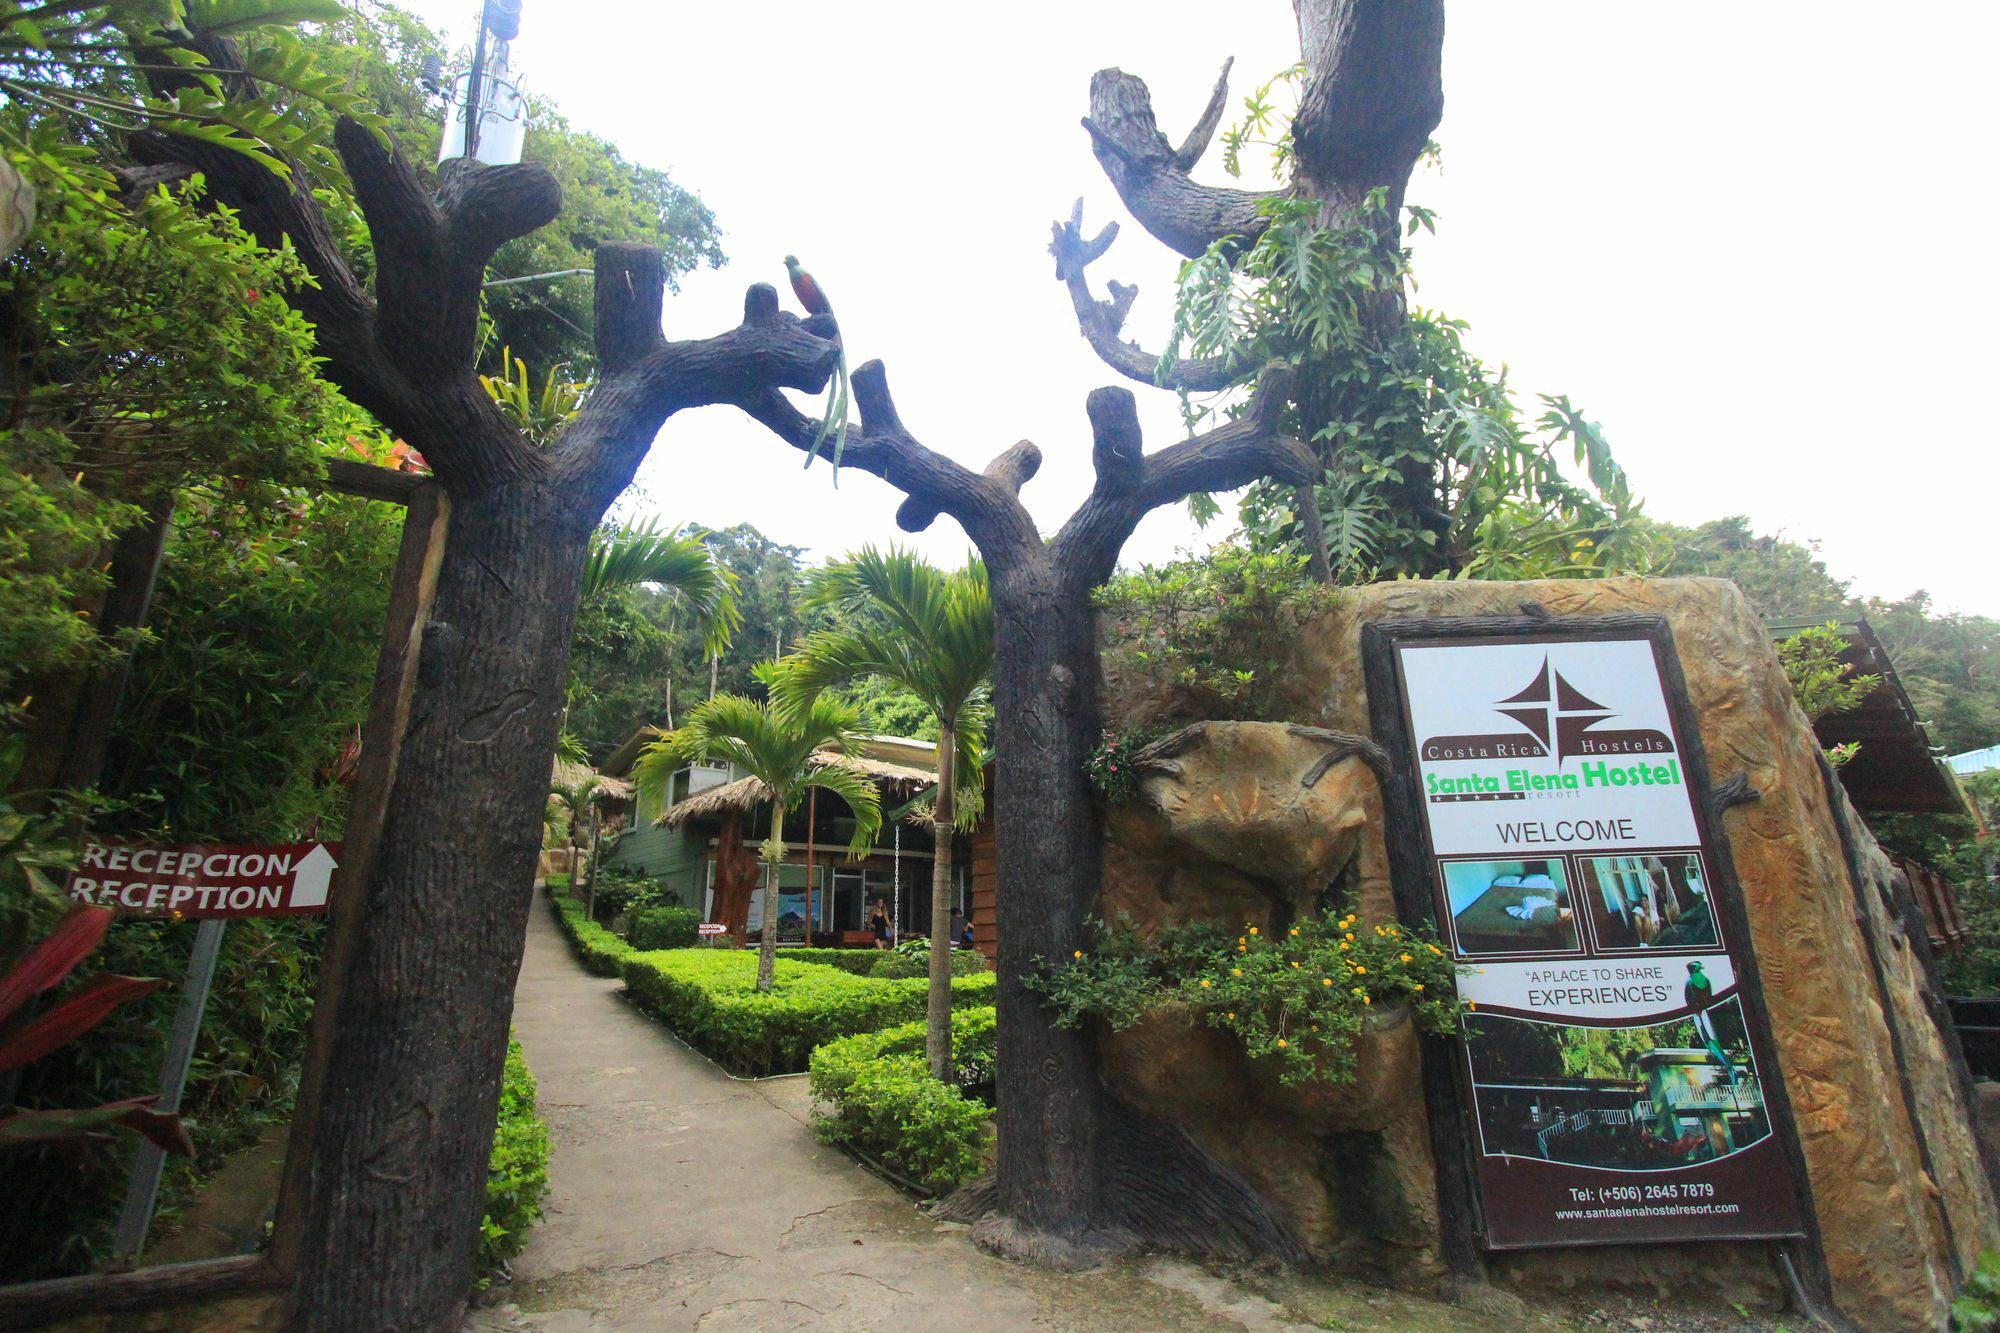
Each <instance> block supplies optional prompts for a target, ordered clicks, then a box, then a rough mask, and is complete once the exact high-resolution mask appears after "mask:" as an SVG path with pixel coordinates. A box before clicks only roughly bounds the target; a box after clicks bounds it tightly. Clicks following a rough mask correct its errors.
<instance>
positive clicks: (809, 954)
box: [778, 948, 882, 977]
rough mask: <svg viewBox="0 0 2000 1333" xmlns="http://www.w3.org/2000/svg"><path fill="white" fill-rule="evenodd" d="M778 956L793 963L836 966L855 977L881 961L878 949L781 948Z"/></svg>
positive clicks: (861, 975) (863, 974) (866, 973)
mask: <svg viewBox="0 0 2000 1333" xmlns="http://www.w3.org/2000/svg"><path fill="white" fill-rule="evenodd" d="M778 956H779V957H780V958H789V959H791V960H792V961H793V962H795V963H818V964H819V965H820V966H822V967H837V968H839V969H840V970H841V971H843V972H851V973H853V974H854V975H855V976H857V977H865V976H867V975H868V973H869V971H870V970H871V969H872V968H873V967H874V966H875V964H876V963H878V962H880V961H881V958H882V950H880V949H817V948H815V949H783V950H781V951H780V952H779V954H778Z"/></svg>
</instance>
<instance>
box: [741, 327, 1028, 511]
mask: <svg viewBox="0 0 2000 1333" xmlns="http://www.w3.org/2000/svg"><path fill="white" fill-rule="evenodd" d="M851 382H852V384H853V386H854V400H855V403H856V405H857V406H858V407H859V408H860V413H861V424H860V425H859V426H849V427H848V434H847V448H846V451H845V452H844V453H843V454H842V456H841V465H842V466H843V467H854V468H859V469H860V470H861V471H863V472H867V473H871V474H873V475H874V476H877V477H880V478H882V480H884V481H886V482H888V483H889V484H890V485H891V486H894V487H895V488H896V489H898V490H900V491H902V492H903V493H904V494H905V495H906V496H908V497H909V498H908V499H906V500H905V501H904V502H903V504H902V507H901V508H899V509H898V510H897V511H896V525H897V526H898V527H900V528H901V529H903V531H905V532H922V531H923V530H924V529H925V528H928V527H929V526H930V525H931V524H932V523H934V522H936V521H937V518H938V516H939V515H940V514H949V515H951V516H952V517H953V518H955V519H957V520H958V522H959V524H960V525H961V526H963V527H964V528H965V530H966V532H967V534H968V535H970V536H971V537H972V539H973V541H974V542H975V543H977V544H978V546H979V548H980V549H981V550H982V551H991V550H999V549H1023V548H1025V547H1027V546H1029V545H1038V544H1039V543H1040V540H1041V538H1040V535H1039V534H1038V533H1037V532H1036V531H1035V524H1034V520H1033V519H1031V518H1029V516H1028V511H1027V510H1026V509H1024V508H1023V507H1022V505H1021V502H1020V499H1019V495H1018V492H1019V490H1020V487H1021V485H1022V483H1024V482H1026V481H1027V479H1028V478H1029V477H1032V476H1033V475H1034V474H1035V470H1036V469H1037V468H1038V467H1039V466H1040V465H1041V451H1040V450H1038V449H1036V448H1035V446H1034V445H1032V444H1029V443H1027V442H1026V441H1023V442H1021V443H1020V444H1016V445H1014V446H1013V447H1012V448H1011V449H1008V450H1007V451H1006V452H1005V453H1003V454H1001V455H1000V457H998V458H996V459H995V460H994V461H993V463H992V464H991V465H989V466H988V468H987V469H986V471H985V472H984V473H979V472H974V471H972V470H971V469H970V468H967V467H965V466H964V465H962V464H960V463H956V462H954V461H952V460H951V459H949V458H946V457H945V456H944V455H943V454H940V453H938V452H936V451H935V450H932V449H929V448H927V447H925V446H924V445H923V444H921V443H919V442H918V440H917V439H916V437H915V436H913V435H911V434H910V432H909V431H908V429H907V428H905V427H904V425H903V420H902V416H901V414H900V413H899V412H898V411H897V410H896V404H895V400H894V399H893V398H891V397H890V394H889V377H888V371H887V370H886V369H885V368H884V366H883V365H882V363H881V362H880V361H870V362H867V363H866V364H864V365H862V366H859V367H857V368H856V369H855V371H854V373H853V375H852V377H851ZM737 405H738V406H740V407H741V408H742V409H743V410H744V411H745V412H748V413H749V414H750V415H751V416H752V417H754V418H756V419H757V420H758V421H760V422H762V423H763V424H764V425H765V426H766V427H767V428H768V429H770V431H771V432H772V433H773V434H775V435H776V436H777V437H778V438H779V439H781V440H783V441H784V442H785V443H787V444H789V445H791V446H792V447H793V448H794V449H797V450H799V451H801V452H803V453H809V452H811V450H812V448H813V441H814V437H815V436H816V435H817V434H818V432H819V423H818V422H817V421H815V420H813V419H811V418H809V417H807V416H806V415H805V414H804V413H802V412H800V411H799V410H798V409H797V408H795V407H793V406H792V404H791V403H790V402H789V401H788V400H787V399H786V398H785V396H784V395H783V394H781V393H778V392H777V391H776V390H767V391H764V392H760V393H753V394H749V395H746V396H745V397H744V398H741V399H738V400H737ZM989 543H991V545H989Z"/></svg>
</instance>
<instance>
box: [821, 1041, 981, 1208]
mask: <svg viewBox="0 0 2000 1333" xmlns="http://www.w3.org/2000/svg"><path fill="white" fill-rule="evenodd" d="M951 1017H952V1032H951V1053H952V1062H953V1064H954V1066H955V1070H956V1072H957V1074H958V1077H959V1081H960V1082H961V1083H962V1084H965V1085H967V1086H971V1085H975V1084H980V1083H989V1082H991V1081H992V1078H993V1058H994V1049H995V1041H994V1021H993V1020H994V1014H993V1010H992V1009H991V1008H990V1007H981V1008H976V1009H961V1010H955V1011H953V1013H952V1016H951ZM812 1092H813V1097H814V1098H815V1102H816V1104H815V1106H814V1107H813V1119H814V1122H815V1124H814V1129H815V1132H816V1133H817V1134H818V1135H819V1138H820V1141H821V1142H822V1143H832V1144H838V1145H841V1146H843V1147H850V1148H853V1149H855V1150H856V1151H858V1152H862V1153H866V1154H867V1155H869V1156H871V1157H874V1158H877V1159H879V1160H880V1161H882V1162H883V1163H884V1164H885V1165H887V1166H888V1167H889V1168H890V1169H891V1170H894V1171H896V1172H897V1173H898V1174H900V1175H903V1176H906V1177H908V1178H909V1179H910V1180H911V1181H912V1182H913V1183H915V1184H917V1185H918V1186H920V1187H921V1188H923V1189H926V1190H929V1191H931V1192H933V1193H937V1194H942V1193H945V1192H946V1191H949V1190H951V1189H954V1188H956V1187H957V1185H958V1183H959V1182H960V1181H962V1180H964V1179H965V1178H967V1177H968V1176H972V1175H975V1174H977V1173H978V1171H979V1170H980V1168H981V1167H982V1166H983V1165H984V1163H985V1157H986V1142H987V1126H988V1123H989V1122H990V1121H991V1119H992V1116H993V1110H992V1108H991V1107H989V1106H987V1105H986V1104H985V1103H984V1102H982V1101H980V1100H978V1099H977V1098H975V1097H968V1096H967V1095H966V1094H965V1093H964V1092H962V1091H960V1090H959V1089H958V1088H955V1087H948V1086H946V1085H945V1084H943V1083H940V1082H939V1081H938V1080H936V1079H934V1078H932V1077H931V1076H930V1073H929V1071H928V1070H926V1069H925V1067H924V1025H923V1023H922V1022H921V1021H919V1022H915V1023H905V1024H903V1025H901V1026H899V1027H893V1028H885V1029H884V1030H882V1031H880V1032H868V1033H862V1034H860V1035H858V1036H853V1037H845V1038H842V1039H841V1040H839V1041H834V1042H829V1043H827V1044H826V1045H825V1046H822V1047H820V1048H819V1049H818V1050H816V1051H814V1052H813V1054H812Z"/></svg>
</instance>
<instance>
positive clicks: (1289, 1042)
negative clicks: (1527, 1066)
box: [1030, 912, 1460, 1083]
mask: <svg viewBox="0 0 2000 1333" xmlns="http://www.w3.org/2000/svg"><path fill="white" fill-rule="evenodd" d="M1097 936H1098V943H1097V946H1096V947H1095V948H1094V949H1092V950H1090V951H1089V952H1085V951H1084V950H1081V949H1079V950H1077V951H1076V953H1075V956H1074V957H1072V958H1067V959H1060V960H1053V961H1051V960H1037V961H1038V965H1039V966H1040V967H1041V969H1042V970H1041V972H1040V974H1039V975H1037V976H1036V977H1035V978H1034V979H1033V980H1032V981H1031V982H1030V985H1031V986H1032V987H1033V988H1034V989H1036V990H1038V991H1040V992H1041V993H1042V996H1043V998H1044V1000H1045V1001H1046V1002H1047V1004H1048V1006H1049V1008H1050V1010H1051V1011H1052V1013H1053V1014H1054V1017H1055V1021H1056V1023H1057V1024H1058V1025H1059V1026H1062V1027H1081V1026H1084V1025H1085V1024H1087V1023H1089V1022H1091V1021H1093V1020H1097V1021H1102V1022H1104V1023H1105V1024H1107V1025H1109V1026H1110V1027H1111V1028H1112V1029H1113V1030H1117V1029H1121V1028H1127V1027H1131V1026H1132V1025H1133V1024H1135V1023H1137V1022H1139V1021H1140V1020H1142V1019H1144V1018H1147V1017H1149V1016H1151V1015H1153V1014H1156V1013H1159V1012H1160V1011H1162V1010H1163V1009H1165V1008H1166V1007H1168V1006H1170V1005H1172V1006H1179V1007H1180V1008H1181V1009H1182V1010H1183V1011H1184V1012H1185V1013H1187V1014H1189V1015H1190V1016H1192V1017H1193V1018H1196V1019H1198V1020H1200V1021H1202V1022H1205V1023H1207V1024H1208V1025H1209V1026H1211V1027H1216V1028H1221V1029H1223V1030H1224V1031H1227V1032H1230V1033H1233V1034H1234V1035H1235V1036H1236V1037H1237V1038H1239V1039H1240V1040H1241V1041H1242V1043H1243V1049H1244V1051H1245V1052H1246V1053H1247V1054H1248V1055H1250V1056H1251V1057H1253V1058H1268V1059H1270V1060H1271V1061H1272V1064H1273V1068H1275V1069H1276V1071H1277V1074H1278V1078H1279V1080H1280V1081H1281V1082H1284V1083H1301V1082H1304V1081H1306V1080H1309V1079H1317V1080H1319V1081H1322V1082H1326V1083H1345V1082H1347V1081H1349V1080H1351V1079H1352V1078H1353V1077H1354V1070H1355V1045H1356V1042H1357V1041H1358V1040H1359V1039H1360V1037H1361V1035H1362V1031H1363V1029H1364V1027H1365V1026H1366V1025H1367V1024H1368V1022H1369V1021H1370V1020H1371V1019H1373V1018H1376V1017H1377V1016H1378V1015H1380V1014H1383V1013H1386V1012H1387V1011H1388V1010H1389V1009H1390V1008H1392V1007H1395V1006H1402V1007H1406V1008H1408V1010H1409V1011H1410V1013H1411V1014H1412V1015H1413V1017H1414V1018H1415V1021H1416V1022H1417V1024H1418V1026H1419V1027H1421V1028H1422V1029H1423V1030H1424V1031H1425V1032H1428V1033H1432V1034H1437V1035H1443V1034H1446V1033H1451V1032H1455V1031H1456V1030H1457V1025H1458V1015H1459V1010H1460V1004H1459V1000H1458V992H1457V985H1456V983H1457V968H1456V967H1455V966H1454V965H1453V963H1452V962H1451V959H1450V958H1449V956H1448V955H1447V954H1446V953H1445V951H1444V950H1443V949H1442V948H1440V947H1439V945H1438V942H1437V936H1436V933H1435V932H1434V931H1432V930H1431V929H1429V928H1428V927H1425V928H1422V929H1412V928H1410V927H1406V926H1401V925H1397V924H1395V923H1387V924H1382V925H1369V924H1366V923H1364V922H1362V921H1361V919H1360V917H1359V916H1358V915H1357V914H1356V913H1354V912H1349V913H1347V914H1346V915H1344V916H1340V917H1334V916H1331V915H1328V916H1324V917H1314V918H1309V919H1306V920H1302V921H1300V922H1298V923H1297V924H1295V925H1293V926H1290V927H1285V928H1272V929H1269V930H1266V929H1264V928H1262V927H1259V926H1256V925H1252V924H1249V923H1245V924H1244V925H1243V927H1242V928H1241V931H1240V933H1239V934H1237V935H1235V936H1233V937H1231V936H1229V935H1227V934H1225V933H1224V932H1222V931H1220V930H1218V929H1216V928H1215V927H1212V926H1208V925H1190V926H1177V927H1171V928H1169V929H1167V930H1164V931H1161V932H1159V933H1158V934H1157V935H1156V936H1155V937H1154V938H1153V939H1151V940H1150V941H1148V940H1144V939H1142V938H1141V937H1140V936H1139V934H1138V932H1137V931H1136V930H1135V929H1134V928H1133V927H1132V926H1131V924H1130V923H1129V922H1120V923H1119V924H1118V925H1116V926H1115V927H1105V926H1103V925H1102V924H1101V923H1100V926H1099V928H1098V931H1097Z"/></svg>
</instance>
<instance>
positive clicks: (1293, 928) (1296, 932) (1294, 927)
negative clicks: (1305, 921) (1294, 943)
mask: <svg viewBox="0 0 2000 1333" xmlns="http://www.w3.org/2000/svg"><path fill="white" fill-rule="evenodd" d="M1298 933H1299V928H1298V927H1297V926H1293V927H1292V934H1294V935H1296V934H1298Z"/></svg>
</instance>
